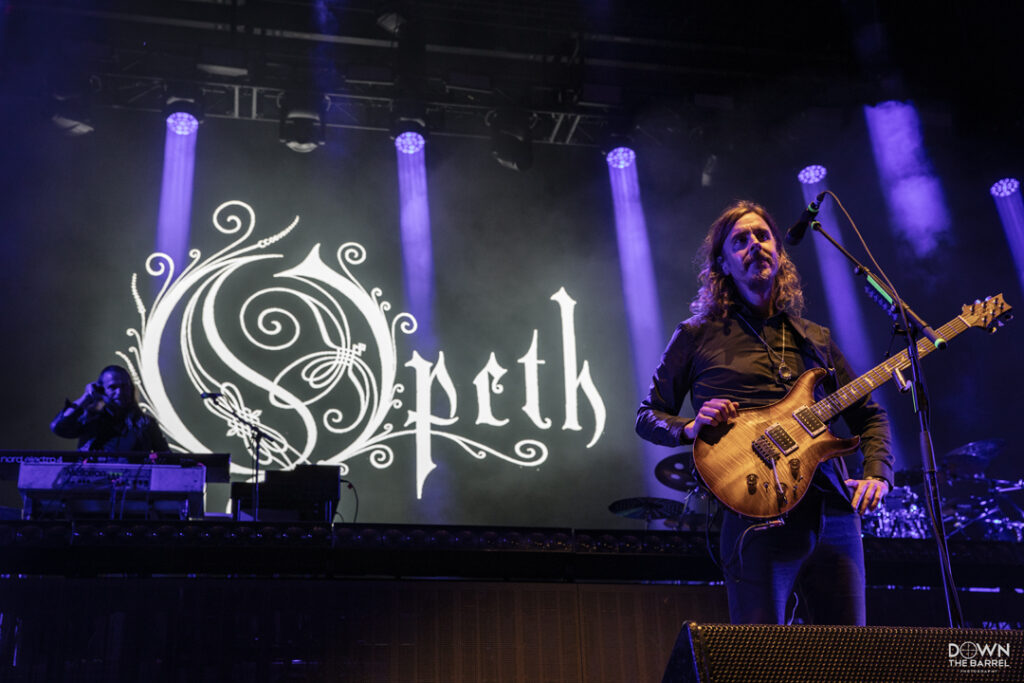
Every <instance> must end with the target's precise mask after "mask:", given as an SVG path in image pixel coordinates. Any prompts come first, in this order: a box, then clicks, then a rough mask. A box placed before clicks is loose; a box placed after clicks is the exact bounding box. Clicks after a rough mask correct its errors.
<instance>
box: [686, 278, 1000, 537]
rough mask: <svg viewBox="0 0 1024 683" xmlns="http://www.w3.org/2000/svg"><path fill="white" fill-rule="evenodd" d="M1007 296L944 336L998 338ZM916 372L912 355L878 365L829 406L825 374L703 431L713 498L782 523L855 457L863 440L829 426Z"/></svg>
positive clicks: (703, 465) (948, 327)
mask: <svg viewBox="0 0 1024 683" xmlns="http://www.w3.org/2000/svg"><path fill="white" fill-rule="evenodd" d="M1011 310H1012V309H1011V307H1010V306H1008V305H1007V304H1006V302H1005V301H1003V295H1002V294H997V295H995V296H992V297H989V298H987V299H985V301H978V302H975V303H973V304H969V305H966V306H964V307H963V310H962V311H961V313H960V315H958V316H957V317H955V318H953V320H951V321H949V322H948V323H946V324H945V325H943V326H942V327H941V328H939V329H938V330H937V333H938V335H939V336H940V337H941V338H943V339H946V340H949V339H952V338H953V337H955V336H957V335H958V334H960V333H961V332H963V331H964V330H967V329H969V328H971V327H980V328H982V329H986V330H988V331H989V332H995V331H996V329H997V328H998V327H1001V326H1002V325H1003V324H1004V322H1005V321H1007V320H1009V319H1010V318H1011V317H1012V316H1011V315H1010V311H1011ZM917 350H918V353H920V354H921V356H922V357H924V356H926V355H928V354H929V353H931V352H932V351H934V350H935V346H934V345H933V344H932V342H930V341H929V340H928V339H920V340H918V342H917ZM909 367H910V358H909V355H908V351H907V349H904V350H903V351H901V352H900V353H899V354H897V355H895V356H893V357H891V358H889V359H887V360H886V361H885V362H883V363H881V364H879V365H876V366H875V367H874V368H873V369H871V370H869V371H868V372H866V373H864V374H863V375H861V376H860V377H858V378H857V379H855V380H853V381H852V382H850V383H849V384H847V385H845V386H843V387H841V388H840V389H839V390H838V391H836V392H835V393H833V394H830V395H829V396H826V397H825V398H823V399H822V400H820V401H818V402H815V401H814V389H815V387H817V386H818V384H819V383H820V382H821V381H822V380H823V379H824V378H825V375H826V371H825V370H824V369H823V368H813V369H811V370H808V371H807V372H805V373H803V374H802V375H800V377H799V378H798V379H797V381H796V384H795V385H794V386H793V388H792V389H791V390H790V391H789V393H788V394H786V397H785V398H783V399H782V400H781V401H778V402H776V403H773V404H771V405H768V406H763V407H760V408H741V409H740V410H739V416H738V417H737V418H736V419H735V420H734V421H733V422H732V423H731V424H720V425H718V426H716V427H709V426H704V427H702V428H701V430H700V433H699V434H698V435H697V439H696V440H695V441H694V444H693V461H694V465H695V466H696V468H697V472H698V473H699V474H700V476H701V478H703V480H704V483H705V484H706V485H707V487H708V489H710V490H711V493H712V494H713V495H714V496H715V497H716V498H717V499H718V500H719V501H721V502H722V504H724V505H725V506H727V507H729V508H730V509H732V510H733V511H735V512H737V513H739V514H741V515H744V516H746V517H752V518H756V519H767V518H772V517H780V516H782V515H784V514H786V513H787V512H789V511H790V510H792V509H793V508H794V507H796V504H797V503H799V502H800V499H801V498H803V496H804V494H805V493H806V492H807V487H808V486H810V483H811V478H812V477H813V476H814V472H815V470H817V468H818V465H819V464H821V463H822V462H824V461H826V460H828V459H830V458H834V457H836V456H839V455H846V454H847V453H852V452H853V451H855V450H856V449H857V446H858V445H859V444H860V437H859V436H856V437H853V438H849V439H841V438H839V437H837V436H835V435H834V434H832V432H831V431H830V430H829V429H828V426H827V425H828V423H829V422H830V421H831V420H833V419H835V418H836V417H837V416H838V415H839V414H840V413H841V412H842V411H844V410H845V409H846V408H848V407H850V406H851V405H853V404H854V403H856V402H857V401H859V400H860V399H861V398H863V397H864V396H866V395H867V394H868V393H869V392H871V391H872V390H873V389H875V388H877V387H880V386H882V385H883V384H885V383H886V382H888V381H889V380H890V379H893V378H894V377H896V378H899V379H900V380H902V376H901V375H900V372H901V371H903V370H905V369H906V368H909Z"/></svg>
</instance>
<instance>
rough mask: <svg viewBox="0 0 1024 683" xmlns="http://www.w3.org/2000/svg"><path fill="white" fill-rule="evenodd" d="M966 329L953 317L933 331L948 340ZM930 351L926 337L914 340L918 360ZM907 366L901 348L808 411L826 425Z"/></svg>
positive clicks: (961, 320)
mask: <svg viewBox="0 0 1024 683" xmlns="http://www.w3.org/2000/svg"><path fill="white" fill-rule="evenodd" d="M970 327H971V325H969V324H968V323H967V321H965V320H964V319H963V318H961V317H960V316H957V317H956V318H953V319H952V320H950V321H949V322H948V323H946V324H945V325H943V326H942V327H940V328H939V329H938V330H937V333H938V335H939V336H940V337H942V338H943V339H946V340H949V339H952V338H953V337H955V336H957V335H958V334H960V333H961V332H963V331H964V330H966V329H969V328H970ZM934 350H935V345H934V344H932V343H931V342H930V341H929V340H928V339H927V338H922V339H918V340H917V352H918V353H919V354H920V355H921V357H922V358H924V357H925V356H927V355H928V354H930V353H931V352H932V351H934ZM909 367H910V354H909V351H908V349H903V350H902V351H900V352H899V353H898V354H896V355H895V356H893V357H892V358H888V359H886V360H885V361H884V362H882V363H879V364H878V365H876V366H875V367H873V368H872V369H871V370H869V371H867V372H865V373H864V374H863V375H861V376H860V377H858V378H857V379H855V380H853V381H852V382H850V383H849V384H846V385H844V386H843V387H841V388H840V389H839V390H838V391H836V392H835V393H834V394H830V395H828V396H826V397H825V398H823V399H821V400H820V401H818V402H817V403H815V404H814V405H813V406H811V407H810V408H811V410H812V411H813V412H814V414H815V415H816V416H817V417H818V419H819V420H821V421H822V422H828V421H829V420H831V419H833V418H834V417H835V416H836V415H838V414H839V413H841V412H843V411H844V410H846V409H847V408H849V407H850V406H851V405H853V404H854V403H856V402H857V401H859V400H860V399H862V398H864V397H865V396H867V395H868V394H869V393H871V392H872V391H874V390H875V389H877V388H878V387H880V386H882V385H883V384H885V383H886V382H888V381H889V380H891V379H892V378H893V372H894V371H895V370H900V371H902V370H905V369H907V368H909Z"/></svg>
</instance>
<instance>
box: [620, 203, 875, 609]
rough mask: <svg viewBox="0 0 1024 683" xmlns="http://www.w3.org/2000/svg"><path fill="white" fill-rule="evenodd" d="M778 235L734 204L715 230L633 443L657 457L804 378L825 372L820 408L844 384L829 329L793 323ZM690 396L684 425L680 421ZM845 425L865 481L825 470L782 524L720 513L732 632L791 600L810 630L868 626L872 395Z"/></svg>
mask: <svg viewBox="0 0 1024 683" xmlns="http://www.w3.org/2000/svg"><path fill="white" fill-rule="evenodd" d="M780 237H781V236H780V234H779V230H778V227H777V226H776V224H775V221H774V220H773V219H772V218H771V216H770V215H769V214H768V212H767V211H766V210H765V209H764V208H763V207H761V206H759V205H757V204H754V203H752V202H745V201H742V202H736V203H734V204H732V205H731V206H729V207H728V208H727V209H726V210H725V212H723V213H722V215H721V216H719V217H718V219H717V220H715V222H714V223H712V225H711V228H710V230H709V231H708V234H707V236H706V237H705V239H704V244H703V246H702V247H701V251H700V253H699V257H698V258H699V259H700V263H701V268H702V269H701V272H700V275H699V280H700V285H701V286H700V290H699V292H698V294H697V297H696V298H695V299H694V301H693V302H692V303H691V304H690V310H691V311H692V312H693V314H694V315H693V317H691V318H690V319H688V320H686V321H684V322H682V323H680V324H679V326H678V327H677V328H676V331H675V333H674V334H673V335H672V338H671V340H670V341H669V343H668V347H667V348H666V349H665V353H664V356H663V357H662V359H661V363H660V364H659V365H658V368H657V370H656V371H655V373H654V378H653V381H652V384H651V388H650V392H649V394H648V396H647V398H646V399H645V400H644V401H643V402H642V404H641V405H640V409H639V411H638V415H637V422H636V429H637V433H639V434H640V436H642V437H643V438H645V439H647V440H649V441H653V442H654V443H657V444H662V445H666V446H678V445H680V444H690V443H693V441H694V440H695V439H696V438H697V436H698V434H702V432H701V430H713V429H714V428H716V427H718V426H719V425H726V424H732V423H735V422H736V421H737V420H740V419H742V417H743V413H740V412H738V410H739V409H741V408H755V407H760V406H765V405H768V404H770V403H774V402H776V401H779V400H780V399H782V398H784V397H785V396H786V394H787V393H788V392H789V390H790V389H791V388H792V387H793V384H794V382H795V381H796V379H797V378H798V377H799V376H800V374H801V373H802V372H804V370H808V369H811V368H816V367H820V368H825V369H826V370H828V372H829V375H828V376H827V377H826V379H825V381H824V382H822V384H821V385H820V386H819V387H818V388H817V390H816V395H815V399H816V400H818V399H821V398H822V397H823V396H824V395H825V394H826V393H830V392H832V391H835V390H836V389H837V388H838V387H840V386H842V385H844V384H846V383H847V382H849V381H850V380H851V378H852V375H851V372H850V368H849V365H848V364H847V362H846V359H845V358H844V357H843V355H842V353H841V352H840V351H839V349H838V348H837V347H836V345H835V342H833V341H832V337H831V335H830V333H829V331H828V329H827V328H825V327H822V326H820V325H817V324H815V323H813V322H811V321H809V320H805V319H803V318H800V317H799V315H800V313H801V311H802V308H803V293H802V291H801V288H800V281H799V276H798V275H797V272H796V267H795V266H794V265H793V262H792V261H791V260H790V259H789V257H788V256H787V255H786V252H785V250H784V249H783V247H782V244H781V239H780ZM687 393H689V394H690V402H691V404H692V406H693V409H694V411H695V413H696V417H695V418H694V419H689V418H683V417H680V416H679V412H680V409H681V408H682V405H683V399H684V398H685V396H686V394H687ZM842 418H843V420H844V422H845V423H846V425H847V427H848V428H849V429H850V431H851V432H852V434H853V435H859V436H860V437H861V449H862V452H863V454H864V474H863V478H860V479H854V478H852V477H851V476H850V475H849V474H848V473H847V471H846V465H845V463H844V462H843V460H842V458H833V459H831V460H827V461H825V462H823V463H821V465H820V466H819V467H818V469H817V471H816V473H815V474H814V476H813V479H811V481H810V485H809V486H808V487H807V488H806V489H805V491H804V492H803V493H802V495H803V498H802V499H801V500H800V502H799V503H798V504H797V505H796V507H794V508H793V509H792V510H790V511H789V512H788V514H786V515H785V516H783V517H781V519H783V520H784V524H782V525H779V524H778V522H777V521H774V522H768V523H766V520H765V519H750V518H747V517H743V516H741V515H739V514H736V513H735V512H732V511H731V510H726V512H725V519H724V520H723V523H722V533H721V549H720V554H721V559H722V567H723V569H724V571H725V574H726V588H727V591H728V596H729V616H730V619H731V620H732V622H733V623H768V624H785V623H787V622H789V621H790V620H791V619H792V615H793V613H794V612H795V606H796V604H797V601H798V600H803V601H805V602H806V604H805V607H806V609H807V612H808V614H809V616H810V619H811V621H812V622H813V623H819V624H853V625H863V624H864V623H865V606H864V593H865V583H864V548H863V545H862V542H861V525H860V516H859V514H858V513H863V512H865V511H867V510H873V509H874V508H875V507H877V506H878V504H879V503H880V502H881V500H882V498H883V497H884V496H885V495H886V494H887V493H888V492H889V489H890V487H891V485H892V464H893V458H892V455H891V452H890V433H889V421H888V417H887V415H886V413H885V411H884V410H883V409H882V408H881V406H879V405H878V404H877V403H876V402H874V401H872V400H871V399H870V396H867V397H865V398H864V399H862V400H860V401H858V402H856V403H854V404H853V405H851V406H850V407H849V408H847V409H846V410H845V411H844V412H843V413H842ZM705 433H709V431H706V432H705ZM702 438H704V437H703V435H702ZM712 455H717V453H713V454H712ZM750 457H751V458H756V456H755V455H754V454H753V453H751V454H750ZM778 481H779V479H778V478H777V477H776V478H775V482H776V483H777V482H778ZM758 484H759V485H764V486H768V483H767V482H758ZM751 488H752V489H753V488H754V486H751ZM772 493H773V494H774V491H772ZM787 493H791V492H787ZM779 499H780V500H783V496H782V495H781V493H780V496H779ZM723 502H724V501H723Z"/></svg>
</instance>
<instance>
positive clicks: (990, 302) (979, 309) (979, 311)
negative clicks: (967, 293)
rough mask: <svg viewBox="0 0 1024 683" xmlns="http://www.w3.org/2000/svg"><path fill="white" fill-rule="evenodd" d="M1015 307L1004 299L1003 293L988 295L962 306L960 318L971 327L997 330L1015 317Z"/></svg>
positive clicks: (991, 330)
mask: <svg viewBox="0 0 1024 683" xmlns="http://www.w3.org/2000/svg"><path fill="white" fill-rule="evenodd" d="M1012 310H1013V307H1012V306H1010V305H1009V304H1007V303H1006V301H1004V300H1003V295H1002V294H996V295H995V296H989V297H986V298H985V300H984V301H975V302H974V303H973V304H967V305H965V306H963V307H962V311H961V313H960V318H961V319H962V320H963V321H964V322H966V323H967V324H968V325H970V326H971V327H980V328H983V329H986V330H988V331H989V332H995V331H996V330H997V329H999V328H1000V327H1002V326H1003V325H1004V324H1006V323H1007V322H1009V321H1010V320H1011V319H1013V315H1012V314H1011V313H1010V311H1012Z"/></svg>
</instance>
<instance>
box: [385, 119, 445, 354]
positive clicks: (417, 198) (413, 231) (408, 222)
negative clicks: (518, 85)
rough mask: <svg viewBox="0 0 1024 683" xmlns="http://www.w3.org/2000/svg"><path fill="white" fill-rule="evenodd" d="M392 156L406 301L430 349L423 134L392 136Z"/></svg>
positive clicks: (432, 347) (431, 272)
mask: <svg viewBox="0 0 1024 683" xmlns="http://www.w3.org/2000/svg"><path fill="white" fill-rule="evenodd" d="M411 136H416V138H418V140H416V139H414V138H413V137H411ZM395 155H396V156H397V158H398V194H399V201H400V202H401V206H400V214H399V221H400V224H401V231H402V264H403V267H404V268H405V300H406V302H407V303H408V305H409V312H410V313H412V314H413V316H415V318H416V322H417V323H418V326H417V330H416V335H417V337H418V338H419V341H420V346H421V349H423V350H429V351H433V350H435V349H436V347H437V343H436V340H435V338H434V325H433V302H434V257H433V245H432V243H431V238H430V200H429V197H428V194H427V170H426V152H425V151H424V141H423V136H422V135H420V134H419V133H411V134H410V133H403V134H402V135H399V136H398V137H397V138H396V139H395Z"/></svg>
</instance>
